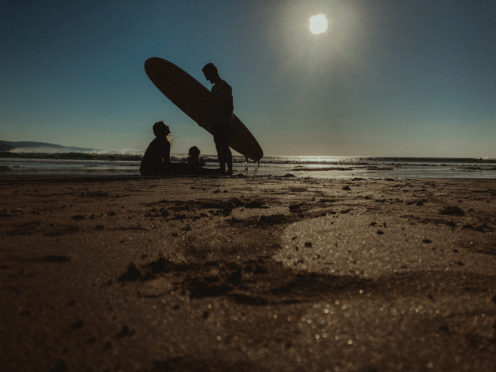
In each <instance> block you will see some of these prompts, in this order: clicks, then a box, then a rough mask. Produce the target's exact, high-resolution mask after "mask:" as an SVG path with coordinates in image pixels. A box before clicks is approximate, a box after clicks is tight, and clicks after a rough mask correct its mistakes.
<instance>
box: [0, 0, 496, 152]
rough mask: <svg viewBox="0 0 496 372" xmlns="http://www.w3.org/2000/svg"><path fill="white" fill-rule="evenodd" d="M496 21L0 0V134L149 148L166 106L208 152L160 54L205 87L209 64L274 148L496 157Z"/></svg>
mask: <svg viewBox="0 0 496 372" xmlns="http://www.w3.org/2000/svg"><path fill="white" fill-rule="evenodd" d="M316 13H324V14H325V15H326V16H327V18H328V19H329V29H328V31H327V32H326V33H325V34H322V35H318V36H317V35H312V34H310V32H309V30H308V18H309V17H310V16H311V15H313V14H316ZM495 20H496V1H493V0H487V1H485V0H464V1H461V0H315V1H311V0H310V1H307V0H298V1H297V0H249V1H248V0H224V1H222V0H217V1H215V0H212V1H208V0H205V1H198V0H178V1H172V0H160V1H158V0H157V1H146V0H144V1H137V0H129V1H124V0H113V1H110V0H100V1H90V0H87V1H67V0H65V1H62V0H61V1H39V0H34V1H25V0H3V1H2V11H1V12H0V56H1V58H0V82H1V84H0V128H1V132H0V139H4V140H12V141H15V140H33V141H43V142H51V143H58V144H62V145H71V146H80V147H91V148H100V149H113V150H125V149H132V150H138V151H140V150H141V151H144V149H145V148H146V146H147V144H148V142H149V141H150V140H151V139H153V134H152V130H151V126H152V124H153V123H154V122H155V121H157V120H165V121H167V122H168V123H169V124H170V126H171V129H172V134H173V140H174V143H173V148H172V151H173V152H177V153H179V152H186V150H187V148H188V147H189V146H191V145H193V144H196V145H198V146H199V147H200V148H201V150H202V152H203V153H215V150H214V146H213V140H212V137H211V136H210V135H209V134H208V133H207V132H206V131H205V130H204V129H202V128H200V127H199V126H198V125H197V124H196V123H194V122H193V121H192V120H191V119H189V118H188V117H187V116H186V115H185V114H183V113H182V112H181V111H180V110H179V109H177V108H176V107H175V106H174V105H173V104H172V103H170V102H169V101H168V100H167V98H166V97H165V96H163V95H162V93H160V91H159V90H158V89H157V88H156V87H155V86H154V85H153V84H152V83H151V81H150V80H149V79H148V77H147V76H146V74H145V71H144V68H143V64H144V61H145V60H146V59H147V58H149V57H153V56H156V57H161V58H165V59H168V60H170V61H171V62H173V63H175V64H177V65H178V66H180V67H181V68H183V69H184V70H186V71H187V72H189V73H190V74H192V75H193V76H194V77H195V78H197V79H198V80H199V81H200V82H202V83H203V84H205V85H206V86H207V87H209V88H210V84H209V83H208V82H207V81H206V80H205V79H204V77H203V74H202V72H201V68H202V67H203V65H204V64H206V63H207V62H214V63H215V64H216V65H217V67H218V68H219V72H220V74H221V76H222V78H224V79H225V80H226V81H227V82H228V83H229V84H230V85H231V86H232V88H233V95H234V105H235V113H236V114H237V115H238V116H239V118H240V119H241V120H242V121H243V122H244V123H245V124H246V126H247V127H248V128H249V129H250V131H251V132H252V133H253V134H254V135H255V137H256V138H257V139H258V141H259V142H260V144H261V146H262V148H263V149H264V152H265V154H267V155H377V156H381V155H383V156H474V157H479V156H492V157H494V156H496V27H495Z"/></svg>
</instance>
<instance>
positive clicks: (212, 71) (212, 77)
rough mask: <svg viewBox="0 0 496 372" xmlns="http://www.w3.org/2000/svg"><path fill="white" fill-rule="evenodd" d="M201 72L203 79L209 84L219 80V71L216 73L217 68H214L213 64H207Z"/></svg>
mask: <svg viewBox="0 0 496 372" xmlns="http://www.w3.org/2000/svg"><path fill="white" fill-rule="evenodd" d="M202 71H203V74H204V75H205V78H206V79H207V80H208V81H210V82H211V83H215V82H216V81H217V80H219V79H220V78H219V71H217V67H215V65H214V64H213V63H207V64H206V65H205V66H203V68H202Z"/></svg>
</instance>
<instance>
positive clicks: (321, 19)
mask: <svg viewBox="0 0 496 372" xmlns="http://www.w3.org/2000/svg"><path fill="white" fill-rule="evenodd" d="M308 28H309V29H310V32H311V33H312V34H314V35H318V34H322V33H324V32H326V31H327V18H326V16H325V15H323V14H322V13H321V14H316V15H314V16H311V17H310V19H309V20H308Z"/></svg>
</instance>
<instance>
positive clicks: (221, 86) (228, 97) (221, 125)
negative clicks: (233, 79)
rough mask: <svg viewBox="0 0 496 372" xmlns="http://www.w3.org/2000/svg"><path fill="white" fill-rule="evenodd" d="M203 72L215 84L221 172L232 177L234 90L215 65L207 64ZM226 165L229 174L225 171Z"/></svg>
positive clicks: (215, 114)
mask: <svg viewBox="0 0 496 372" xmlns="http://www.w3.org/2000/svg"><path fill="white" fill-rule="evenodd" d="M202 71H203V74H204V75H205V78H206V79H207V80H208V81H210V82H211V83H212V84H213V86H212V90H211V92H212V97H213V107H212V118H213V119H212V121H213V126H214V130H213V132H214V142H215V148H216V149H217V157H218V159H219V165H220V171H221V173H224V174H229V175H232V173H233V170H232V153H231V150H230V149H229V137H230V134H231V123H232V117H233V110H234V105H233V97H232V88H231V86H230V85H229V84H227V83H226V82H225V81H224V80H222V79H221V78H220V76H219V72H218V71H217V67H215V65H214V64H213V63H208V64H206V65H205V66H204V67H203V69H202ZM226 164H227V172H226V169H225V167H226Z"/></svg>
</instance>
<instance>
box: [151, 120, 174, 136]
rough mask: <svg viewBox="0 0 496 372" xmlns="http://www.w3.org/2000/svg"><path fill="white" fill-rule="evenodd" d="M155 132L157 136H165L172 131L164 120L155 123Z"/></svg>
mask: <svg viewBox="0 0 496 372" xmlns="http://www.w3.org/2000/svg"><path fill="white" fill-rule="evenodd" d="M153 133H154V134H155V137H164V136H166V135H168V134H169V133H170V129H169V126H168V125H167V124H165V122H163V121H157V122H156V123H155V124H153Z"/></svg>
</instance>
